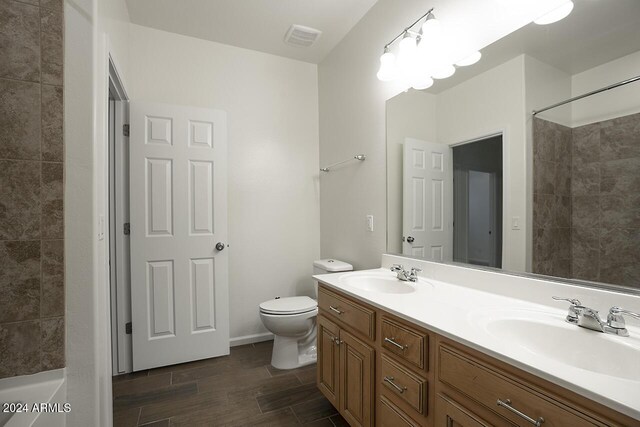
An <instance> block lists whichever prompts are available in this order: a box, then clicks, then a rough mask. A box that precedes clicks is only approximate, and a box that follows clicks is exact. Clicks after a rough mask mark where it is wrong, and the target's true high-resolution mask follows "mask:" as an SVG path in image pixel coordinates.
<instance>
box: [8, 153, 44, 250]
mask: <svg viewBox="0 0 640 427" xmlns="http://www.w3.org/2000/svg"><path fill="white" fill-rule="evenodd" d="M40 206H41V204H40V163H39V162H25V161H17V160H0V240H18V239H23V240H26V239H38V238H40Z"/></svg>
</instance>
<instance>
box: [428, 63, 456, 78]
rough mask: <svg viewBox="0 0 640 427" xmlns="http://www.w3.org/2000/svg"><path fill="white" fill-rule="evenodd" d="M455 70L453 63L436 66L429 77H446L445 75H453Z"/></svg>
mask: <svg viewBox="0 0 640 427" xmlns="http://www.w3.org/2000/svg"><path fill="white" fill-rule="evenodd" d="M455 72H456V67H454V66H453V65H444V66H439V67H438V68H436V69H435V70H433V73H432V74H431V77H433V78H434V79H446V78H447V77H451V76H453V74H454V73H455Z"/></svg>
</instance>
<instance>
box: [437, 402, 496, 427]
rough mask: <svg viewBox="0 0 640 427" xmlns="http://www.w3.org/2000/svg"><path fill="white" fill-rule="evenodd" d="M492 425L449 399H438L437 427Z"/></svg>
mask: <svg viewBox="0 0 640 427" xmlns="http://www.w3.org/2000/svg"><path fill="white" fill-rule="evenodd" d="M489 426H491V424H489V423H487V422H485V421H484V420H482V419H481V418H480V417H478V416H477V415H475V414H474V413H473V412H471V411H469V410H468V409H466V408H465V407H463V406H462V405H460V404H459V403H457V402H455V401H453V400H451V399H450V398H449V397H447V396H444V395H442V394H439V395H438V397H437V398H436V427H489Z"/></svg>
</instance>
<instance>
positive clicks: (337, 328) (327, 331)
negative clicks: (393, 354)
mask: <svg viewBox="0 0 640 427" xmlns="http://www.w3.org/2000/svg"><path fill="white" fill-rule="evenodd" d="M318 306H319V309H320V313H319V315H318V387H319V388H320V391H321V392H322V393H323V394H324V395H325V396H326V397H327V399H328V400H329V401H330V402H331V403H332V404H333V406H334V407H335V408H336V409H338V411H339V412H340V414H341V415H342V417H343V418H344V419H345V420H347V422H348V423H349V425H351V426H354V427H356V426H357V427H368V426H373V425H374V414H373V412H374V408H375V403H374V399H375V394H374V379H375V350H374V345H373V341H372V339H373V337H374V336H375V311H374V310H372V309H371V308H369V307H366V306H364V305H363V304H360V303H358V302H356V301H353V300H350V299H348V297H346V296H344V295H338V294H336V293H334V292H332V291H329V290H327V289H325V288H322V287H321V288H320V289H319V290H318Z"/></svg>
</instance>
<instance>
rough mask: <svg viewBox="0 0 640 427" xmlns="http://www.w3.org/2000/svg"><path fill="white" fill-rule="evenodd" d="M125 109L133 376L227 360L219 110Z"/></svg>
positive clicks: (223, 147)
mask: <svg viewBox="0 0 640 427" xmlns="http://www.w3.org/2000/svg"><path fill="white" fill-rule="evenodd" d="M130 112H131V115H130V118H131V136H130V146H131V156H130V171H131V172H130V182H131V192H130V208H131V310H132V321H133V370H134V371H138V370H141V369H148V368H154V367H157V366H165V365H172V364H175V363H182V362H187V361H191V360H197V359H204V358H209V357H214V356H220V355H224V354H229V312H228V299H229V297H228V267H227V253H228V250H226V241H227V130H226V113H224V112H222V111H216V110H208V109H201V108H192V107H181V106H174V105H162V104H150V103H143V102H131V109H130ZM218 242H221V243H222V244H223V245H224V246H222V247H219V248H218V249H216V245H217V243H218Z"/></svg>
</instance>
